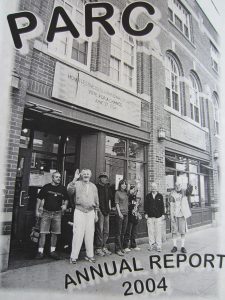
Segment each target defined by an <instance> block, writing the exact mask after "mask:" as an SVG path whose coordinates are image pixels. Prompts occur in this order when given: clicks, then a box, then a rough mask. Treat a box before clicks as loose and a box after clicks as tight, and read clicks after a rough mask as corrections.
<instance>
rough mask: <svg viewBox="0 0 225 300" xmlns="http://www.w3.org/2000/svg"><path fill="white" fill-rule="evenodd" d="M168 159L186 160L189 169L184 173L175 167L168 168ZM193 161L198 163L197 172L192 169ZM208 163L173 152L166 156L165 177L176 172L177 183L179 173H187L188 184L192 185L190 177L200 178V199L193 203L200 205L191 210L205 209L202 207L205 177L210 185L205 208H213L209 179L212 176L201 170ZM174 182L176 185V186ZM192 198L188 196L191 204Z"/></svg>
mask: <svg viewBox="0 0 225 300" xmlns="http://www.w3.org/2000/svg"><path fill="white" fill-rule="evenodd" d="M168 157H171V158H173V159H175V160H176V159H177V161H178V160H179V158H181V159H185V160H186V165H187V169H186V170H184V171H181V170H178V169H177V168H176V167H175V168H173V167H168V166H167V162H166V160H167V158H168ZM192 161H195V163H196V167H197V171H192V170H191V169H190V165H193V163H191V162H192ZM207 164H208V163H207V162H204V161H201V160H197V159H193V158H191V157H187V156H183V155H180V154H175V153H172V152H168V151H166V155H165V176H166V175H167V174H168V173H172V172H174V176H175V178H174V181H175V182H176V181H177V179H178V177H179V176H178V173H179V172H180V173H185V174H187V179H188V181H187V182H188V184H190V181H191V179H190V177H191V175H196V176H197V178H198V197H199V201H198V202H193V203H198V204H199V205H197V206H195V205H191V208H192V209H193V208H197V209H198V208H199V207H203V205H202V189H201V177H204V178H205V179H206V180H207V184H208V187H207V189H208V194H207V195H206V198H205V199H207V200H208V201H207V202H205V201H204V206H205V207H210V206H211V198H210V193H209V177H210V174H209V171H208V170H207V169H206V171H205V172H202V171H201V169H202V167H203V166H205V165H207ZM175 182H174V184H175ZM169 193H170V191H166V194H167V195H168V194H169ZM190 197H191V196H188V199H189V203H192V202H191V199H190Z"/></svg>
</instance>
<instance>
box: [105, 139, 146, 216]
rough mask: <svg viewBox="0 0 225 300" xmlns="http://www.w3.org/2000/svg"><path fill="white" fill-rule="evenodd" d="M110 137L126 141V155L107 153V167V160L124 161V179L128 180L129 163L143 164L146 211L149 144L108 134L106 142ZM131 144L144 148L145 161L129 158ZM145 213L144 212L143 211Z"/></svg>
mask: <svg viewBox="0 0 225 300" xmlns="http://www.w3.org/2000/svg"><path fill="white" fill-rule="evenodd" d="M107 137H109V138H116V139H121V140H123V141H125V155H124V156H115V155H111V154H109V153H106V151H105V157H104V159H105V162H104V163H105V165H106V158H113V159H116V160H120V161H121V160H122V161H123V163H124V174H123V177H124V178H125V179H126V180H128V172H129V171H128V169H129V162H133V163H142V164H143V173H144V174H143V175H144V178H143V181H144V188H143V191H144V196H143V199H142V200H143V202H142V208H143V209H144V201H145V196H146V192H147V183H148V181H147V163H148V162H147V144H145V143H143V142H140V141H136V140H134V139H129V138H125V137H120V136H116V135H112V134H106V135H105V140H106V138H107ZM130 142H134V143H139V144H141V145H142V146H143V151H144V153H143V159H137V158H132V157H130V156H129V143H130ZM142 212H143V211H142Z"/></svg>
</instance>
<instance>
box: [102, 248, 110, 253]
mask: <svg viewBox="0 0 225 300" xmlns="http://www.w3.org/2000/svg"><path fill="white" fill-rule="evenodd" d="M102 251H103V252H104V253H105V255H111V254H112V252H111V251H109V250H108V249H107V248H103V249H102Z"/></svg>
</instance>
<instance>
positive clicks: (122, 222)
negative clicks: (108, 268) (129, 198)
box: [115, 214, 128, 252]
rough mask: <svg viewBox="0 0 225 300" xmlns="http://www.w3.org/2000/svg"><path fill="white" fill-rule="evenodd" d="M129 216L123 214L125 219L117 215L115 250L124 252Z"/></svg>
mask: <svg viewBox="0 0 225 300" xmlns="http://www.w3.org/2000/svg"><path fill="white" fill-rule="evenodd" d="M127 221H128V216H127V214H123V219H121V218H120V217H119V215H116V226H115V227H116V228H115V229H116V239H115V250H116V252H117V251H119V250H123V242H124V235H125V232H126V228H127Z"/></svg>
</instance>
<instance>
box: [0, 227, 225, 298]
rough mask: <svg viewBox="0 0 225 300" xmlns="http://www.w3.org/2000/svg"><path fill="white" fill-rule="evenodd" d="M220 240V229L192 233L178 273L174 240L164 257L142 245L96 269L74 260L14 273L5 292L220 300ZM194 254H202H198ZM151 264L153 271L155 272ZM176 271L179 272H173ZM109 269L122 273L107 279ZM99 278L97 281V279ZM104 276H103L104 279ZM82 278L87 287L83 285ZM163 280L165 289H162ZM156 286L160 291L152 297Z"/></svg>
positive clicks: (6, 276) (100, 261) (5, 276)
mask: <svg viewBox="0 0 225 300" xmlns="http://www.w3.org/2000/svg"><path fill="white" fill-rule="evenodd" d="M218 236H219V232H218V228H215V227H210V228H205V229H201V230H199V231H196V232H190V233H188V234H187V238H186V248H187V250H188V253H187V262H180V267H179V268H177V255H168V256H165V255H166V254H170V250H171V248H172V241H171V240H168V241H166V242H165V243H164V244H163V251H162V252H161V253H160V254H159V253H157V252H156V251H151V252H149V251H148V244H141V245H140V247H141V251H131V252H130V253H129V254H126V255H125V256H124V257H119V256H117V255H115V254H112V255H110V256H107V257H102V258H100V257H97V261H96V263H95V264H90V263H89V262H86V261H84V260H80V261H78V263H77V264H76V265H71V264H69V261H68V259H63V260H60V261H51V262H49V263H46V264H40V265H34V266H29V267H24V268H20V269H15V270H9V271H7V272H4V273H2V274H1V291H2V292H3V293H4V292H7V291H10V290H11V291H13V290H18V291H24V290H26V291H33V292H34V291H35V292H38V293H39V292H47V291H52V292H58V293H60V295H64V294H66V295H68V296H69V295H73V294H74V295H76V297H78V295H80V296H82V299H83V297H84V296H85V295H89V297H91V296H94V295H95V296H97V295H98V296H99V295H102V296H117V297H119V296H121V297H122V296H125V293H126V290H127V296H129V297H137V296H146V297H150V296H153V295H161V297H163V298H164V297H165V298H166V299H168V297H169V298H171V297H173V298H174V297H178V299H179V298H182V299H184V298H185V297H188V298H189V297H191V298H192V296H193V297H194V298H195V299H197V297H200V298H201V299H203V298H204V299H205V298H207V299H218V288H219V287H218V282H219V275H220V273H221V272H223V270H224V269H223V268H222V269H220V268H219V267H218V266H219V264H220V263H221V262H222V261H221V260H222V259H223V258H219V257H217V256H216V255H217V254H224V255H225V249H224V251H223V253H221V251H220V252H219V245H218V241H219V238H218ZM178 246H179V243H178ZM194 253H196V254H195V255H193V254H194ZM178 254H180V252H178ZM205 254H208V255H209V256H207V259H208V260H210V259H211V263H210V262H208V263H207V264H206V268H205V267H204V258H205ZM191 255H192V256H191ZM190 257H192V260H191V264H192V266H191V265H190V262H189V261H190ZM213 257H214V260H213V261H212V258H213ZM179 259H180V260H182V259H184V256H179ZM113 261H114V263H113ZM157 261H158V263H157ZM151 263H152V267H153V269H151ZM198 264H200V266H199V267H198V268H195V267H193V266H196V265H198ZM91 266H92V267H94V268H95V269H96V270H97V271H96V272H95V271H93V269H92V268H91V269H92V270H91V269H90V267H91ZM160 266H161V267H162V268H161V269H160ZM173 266H175V267H174V268H173ZM105 268H107V270H108V272H111V273H112V272H113V270H115V268H116V274H115V275H114V276H109V275H107V271H106V269H105ZM224 268H225V259H224ZM77 271H78V272H77ZM79 272H80V273H81V274H79ZM97 272H98V274H97ZM101 272H102V273H101ZM66 274H68V275H67V283H69V282H71V281H72V280H73V281H74V282H73V283H72V284H69V285H68V288H67V289H65V277H66ZM93 274H94V275H95V279H93ZM79 275H80V277H79ZM99 275H102V276H103V277H102V278H101V277H100V276H99ZM85 277H86V280H85ZM88 277H89V278H88ZM163 277H165V282H164V281H163V280H162V278H163ZM79 278H80V280H81V284H79ZM149 278H151V279H149ZM87 279H89V281H87ZM148 279H149V280H148ZM146 280H147V284H148V286H146ZM125 281H129V282H130V283H131V284H130V283H125V284H124V282H125ZM140 281H142V282H143V283H141V282H140ZM160 281H161V284H160V286H161V288H157V285H158V284H159V283H160ZM163 283H164V284H165V285H166V286H167V288H166V290H165V291H164V289H163V288H162V287H163ZM75 284H76V285H75ZM154 284H155V291H154V292H151V291H152V290H153V289H154ZM123 285H124V286H123ZM9 289H10V290H9ZM142 290H143V292H142ZM130 294H131V295H130ZM161 297H160V299H161Z"/></svg>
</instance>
